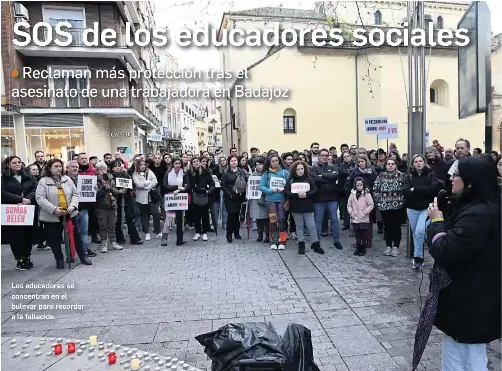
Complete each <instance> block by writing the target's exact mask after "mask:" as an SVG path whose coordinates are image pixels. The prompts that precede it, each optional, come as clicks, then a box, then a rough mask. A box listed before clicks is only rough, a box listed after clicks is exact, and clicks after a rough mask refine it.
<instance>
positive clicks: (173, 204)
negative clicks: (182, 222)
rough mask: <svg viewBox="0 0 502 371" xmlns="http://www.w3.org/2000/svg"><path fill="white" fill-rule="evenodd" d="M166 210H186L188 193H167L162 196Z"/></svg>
mask: <svg viewBox="0 0 502 371" xmlns="http://www.w3.org/2000/svg"><path fill="white" fill-rule="evenodd" d="M164 206H165V209H166V211H181V210H188V193H176V194H174V193H169V194H167V195H165V196H164Z"/></svg>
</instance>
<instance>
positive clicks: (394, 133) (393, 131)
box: [378, 124, 399, 140]
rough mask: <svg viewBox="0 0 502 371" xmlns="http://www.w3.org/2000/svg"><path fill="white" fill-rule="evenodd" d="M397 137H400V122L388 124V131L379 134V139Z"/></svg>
mask: <svg viewBox="0 0 502 371" xmlns="http://www.w3.org/2000/svg"><path fill="white" fill-rule="evenodd" d="M396 138H399V127H398V124H387V132H385V133H379V134H378V140H380V139H396Z"/></svg>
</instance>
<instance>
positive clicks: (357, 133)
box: [354, 50, 359, 148]
mask: <svg viewBox="0 0 502 371" xmlns="http://www.w3.org/2000/svg"><path fill="white" fill-rule="evenodd" d="M358 58H359V50H358V51H357V53H356V57H355V58H354V60H355V62H354V69H355V71H356V145H357V148H359V71H358V68H357V59H358Z"/></svg>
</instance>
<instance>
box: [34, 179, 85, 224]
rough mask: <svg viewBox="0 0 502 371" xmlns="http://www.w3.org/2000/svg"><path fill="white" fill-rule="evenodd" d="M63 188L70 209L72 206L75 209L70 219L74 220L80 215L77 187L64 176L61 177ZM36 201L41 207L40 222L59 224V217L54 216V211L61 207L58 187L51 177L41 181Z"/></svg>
mask: <svg viewBox="0 0 502 371" xmlns="http://www.w3.org/2000/svg"><path fill="white" fill-rule="evenodd" d="M61 188H62V189H63V193H64V195H65V197H66V202H67V203H68V207H70V206H71V207H73V208H74V210H73V211H72V213H71V214H70V218H73V217H75V216H76V215H77V214H78V198H79V195H78V191H77V187H76V186H75V184H74V183H73V181H72V180H71V179H70V177H69V176H66V175H63V176H62V177H61ZM35 199H36V200H37V204H38V205H39V206H40V216H39V220H40V221H41V222H47V223H58V222H59V216H57V215H56V214H54V211H55V210H56V208H58V207H59V206H58V205H59V198H58V187H57V186H56V182H54V179H52V178H50V177H43V178H42V179H40V182H38V186H37V191H36V193H35Z"/></svg>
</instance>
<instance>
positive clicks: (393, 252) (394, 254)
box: [390, 247, 399, 257]
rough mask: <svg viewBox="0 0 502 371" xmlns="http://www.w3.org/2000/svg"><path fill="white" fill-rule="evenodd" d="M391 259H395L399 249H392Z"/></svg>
mask: <svg viewBox="0 0 502 371" xmlns="http://www.w3.org/2000/svg"><path fill="white" fill-rule="evenodd" d="M390 254H391V255H392V256H393V257H396V256H398V255H399V249H398V248H397V247H393V248H392V252H391V253H390Z"/></svg>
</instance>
